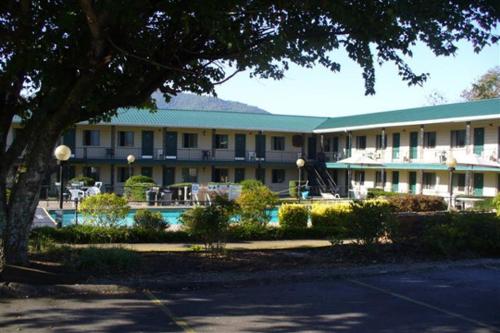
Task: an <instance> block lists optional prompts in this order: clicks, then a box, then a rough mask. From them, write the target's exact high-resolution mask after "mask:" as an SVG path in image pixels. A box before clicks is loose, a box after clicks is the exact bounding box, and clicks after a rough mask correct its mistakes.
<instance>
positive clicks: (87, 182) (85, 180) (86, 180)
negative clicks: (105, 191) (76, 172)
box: [68, 176, 95, 186]
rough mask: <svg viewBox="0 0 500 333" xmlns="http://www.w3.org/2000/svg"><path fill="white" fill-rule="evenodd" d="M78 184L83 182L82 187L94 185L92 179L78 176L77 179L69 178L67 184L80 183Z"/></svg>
mask: <svg viewBox="0 0 500 333" xmlns="http://www.w3.org/2000/svg"><path fill="white" fill-rule="evenodd" d="M80 182H83V185H84V186H94V185H95V179H94V178H92V177H85V176H78V177H74V178H71V179H70V180H69V182H68V183H69V184H73V183H80Z"/></svg>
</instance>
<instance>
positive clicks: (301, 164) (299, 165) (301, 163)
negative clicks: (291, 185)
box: [295, 158, 306, 202]
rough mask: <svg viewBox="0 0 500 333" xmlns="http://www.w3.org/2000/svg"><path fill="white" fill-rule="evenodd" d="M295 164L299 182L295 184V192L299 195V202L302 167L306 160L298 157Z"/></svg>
mask: <svg viewBox="0 0 500 333" xmlns="http://www.w3.org/2000/svg"><path fill="white" fill-rule="evenodd" d="M295 164H297V168H299V184H298V185H297V194H298V197H299V202H300V197H301V195H302V194H301V190H300V189H301V185H302V168H303V167H304V165H305V164H306V161H304V159H303V158H299V159H297V161H296V162H295Z"/></svg>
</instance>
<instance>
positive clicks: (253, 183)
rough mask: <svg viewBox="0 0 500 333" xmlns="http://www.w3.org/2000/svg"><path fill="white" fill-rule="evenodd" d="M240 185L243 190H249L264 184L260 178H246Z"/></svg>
mask: <svg viewBox="0 0 500 333" xmlns="http://www.w3.org/2000/svg"><path fill="white" fill-rule="evenodd" d="M240 185H241V191H242V192H245V191H249V190H252V189H255V188H259V187H261V186H264V184H262V182H261V181H260V180H257V179H245V180H243V181H241V182H240Z"/></svg>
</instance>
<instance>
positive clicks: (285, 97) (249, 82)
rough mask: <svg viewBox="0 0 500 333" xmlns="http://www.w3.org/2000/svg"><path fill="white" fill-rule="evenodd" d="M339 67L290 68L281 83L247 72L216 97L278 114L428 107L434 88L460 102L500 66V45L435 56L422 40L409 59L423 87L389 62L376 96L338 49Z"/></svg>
mask: <svg viewBox="0 0 500 333" xmlns="http://www.w3.org/2000/svg"><path fill="white" fill-rule="evenodd" d="M337 52H339V56H338V57H337V58H336V60H337V61H338V62H339V63H340V64H341V65H342V68H341V71H340V72H339V73H332V72H330V71H329V70H328V69H326V68H324V67H322V66H320V65H318V66H316V67H314V68H312V69H306V68H301V67H298V66H291V67H290V70H289V71H288V72H287V73H286V77H285V78H284V79H282V80H279V81H274V80H272V79H257V78H250V77H249V75H248V72H243V73H239V74H238V75H237V76H236V77H234V78H233V79H231V80H229V81H228V82H226V83H224V84H222V85H220V86H219V87H218V88H217V89H216V92H217V95H218V97H219V98H222V99H226V100H232V101H238V102H242V103H246V104H250V105H254V106H258V107H260V108H262V109H264V110H267V111H269V112H272V113H278V114H290V115H311V116H312V115H314V116H329V117H335V116H343V115H352V114H362V113H369V112H377V111H389V110H397V109H405V108H412V107H419V106H426V105H430V103H429V99H428V96H429V95H430V94H431V93H433V92H434V91H437V92H438V93H439V94H441V95H442V96H443V97H444V98H445V99H446V101H447V102H448V103H454V102H461V101H463V99H462V98H461V97H460V94H461V92H462V91H463V90H464V89H466V88H469V87H470V86H471V83H472V82H473V81H475V80H476V79H477V78H479V77H480V76H481V75H482V74H484V73H485V72H486V71H487V70H488V69H491V68H492V67H495V66H500V46H499V44H496V45H494V46H490V47H487V48H485V49H483V50H482V51H481V52H480V53H479V54H477V53H474V51H473V49H472V47H471V46H470V44H468V43H467V42H460V43H458V51H457V52H456V54H455V56H450V57H437V56H435V55H434V54H433V53H432V51H431V50H430V49H428V48H427V47H426V46H425V45H423V44H417V45H416V46H415V48H414V49H413V53H414V54H413V58H407V59H406V61H407V62H408V64H410V66H411V68H412V69H413V70H414V72H415V73H417V74H419V73H422V72H425V73H429V74H430V77H429V79H428V80H427V81H426V82H425V83H424V84H423V86H410V87H409V86H408V85H407V83H406V82H403V81H402V80H401V78H400V77H399V76H398V73H397V68H396V67H395V66H394V65H393V64H392V63H385V64H384V65H382V66H378V67H376V83H375V90H376V94H375V95H371V96H365V94H364V92H365V91H364V81H363V79H362V77H361V73H362V72H361V68H360V67H359V66H358V65H357V64H356V63H355V62H353V61H352V60H350V59H349V58H348V57H347V55H346V54H345V53H344V54H343V53H342V52H340V51H337Z"/></svg>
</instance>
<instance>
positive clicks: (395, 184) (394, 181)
mask: <svg viewBox="0 0 500 333" xmlns="http://www.w3.org/2000/svg"><path fill="white" fill-rule="evenodd" d="M391 191H392V192H399V171H393V172H392V186H391Z"/></svg>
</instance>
